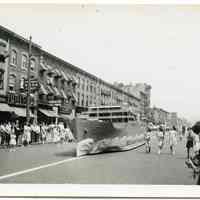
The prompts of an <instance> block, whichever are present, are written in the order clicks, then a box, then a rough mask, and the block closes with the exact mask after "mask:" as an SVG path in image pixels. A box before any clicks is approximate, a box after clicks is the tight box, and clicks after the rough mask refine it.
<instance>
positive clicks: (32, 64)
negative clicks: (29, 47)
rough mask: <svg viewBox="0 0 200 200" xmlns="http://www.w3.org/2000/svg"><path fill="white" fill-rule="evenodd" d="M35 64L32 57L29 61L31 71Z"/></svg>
mask: <svg viewBox="0 0 200 200" xmlns="http://www.w3.org/2000/svg"><path fill="white" fill-rule="evenodd" d="M35 65H36V62H35V59H33V58H32V59H31V63H30V66H31V67H30V68H31V70H32V71H34V70H35Z"/></svg>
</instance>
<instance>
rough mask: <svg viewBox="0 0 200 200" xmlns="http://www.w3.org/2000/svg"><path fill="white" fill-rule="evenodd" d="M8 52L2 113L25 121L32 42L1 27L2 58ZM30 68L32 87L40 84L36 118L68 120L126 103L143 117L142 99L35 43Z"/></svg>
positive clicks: (0, 76)
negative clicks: (93, 108)
mask: <svg viewBox="0 0 200 200" xmlns="http://www.w3.org/2000/svg"><path fill="white" fill-rule="evenodd" d="M5 51H7V53H8V54H9V55H10V56H9V57H8V58H7V59H6V60H5V63H0V111H1V112H5V113H6V112H7V113H14V114H16V115H18V116H20V115H21V117H24V115H25V107H26V87H25V85H26V80H27V68H28V51H29V41H28V40H27V39H25V38H23V37H22V36H20V35H18V34H16V33H14V32H12V31H10V30H8V29H6V28H5V27H2V26H0V54H3V53H4V52H5ZM30 66H31V67H30V68H31V83H34V82H37V83H38V87H36V88H34V89H33V90H32V91H31V102H32V103H31V114H32V115H33V118H36V119H37V117H40V113H42V115H43V116H47V117H52V118H55V117H56V116H64V117H67V116H69V115H72V114H74V113H75V111H76V112H80V111H81V110H84V109H86V108H87V107H88V106H92V105H120V104H124V103H126V104H128V105H129V106H131V107H132V108H133V110H134V111H135V113H140V109H141V107H140V98H139V97H137V96H135V95H133V94H131V93H129V92H127V91H124V90H122V89H120V88H118V87H115V86H114V85H112V84H110V83H107V82H105V81H103V80H102V79H100V78H98V77H96V76H94V75H92V74H90V73H88V72H86V71H84V70H82V69H80V68H78V67H76V66H74V65H72V64H70V63H68V62H66V61H64V60H63V59H60V58H58V57H57V56H55V55H52V54H51V53H49V52H47V51H45V50H43V49H42V48H41V46H39V45H37V44H35V43H32V56H31V65H30ZM5 105H7V106H5ZM6 109H7V111H6ZM10 110H13V112H10ZM17 111H18V112H17ZM8 115H9V116H10V117H13V116H12V115H11V114H8ZM42 115H41V116H42ZM1 116H2V115H1ZM0 120H2V119H0Z"/></svg>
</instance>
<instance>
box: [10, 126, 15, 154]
mask: <svg viewBox="0 0 200 200" xmlns="http://www.w3.org/2000/svg"><path fill="white" fill-rule="evenodd" d="M15 146H16V135H15V127H14V125H13V126H12V127H11V134H10V151H15V149H14V148H15Z"/></svg>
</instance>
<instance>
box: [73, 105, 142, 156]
mask: <svg viewBox="0 0 200 200" xmlns="http://www.w3.org/2000/svg"><path fill="white" fill-rule="evenodd" d="M73 124H74V127H75V130H74V131H75V136H76V138H77V141H78V145H77V156H82V155H85V154H97V153H104V152H113V151H125V150H130V149H133V148H135V147H136V146H140V145H143V144H144V132H145V127H144V126H142V124H141V123H140V122H139V121H138V120H137V116H136V114H134V112H132V111H131V109H130V108H129V107H127V106H95V107H89V108H88V111H86V112H83V113H82V114H81V115H80V116H78V117H76V118H75V119H74V121H73Z"/></svg>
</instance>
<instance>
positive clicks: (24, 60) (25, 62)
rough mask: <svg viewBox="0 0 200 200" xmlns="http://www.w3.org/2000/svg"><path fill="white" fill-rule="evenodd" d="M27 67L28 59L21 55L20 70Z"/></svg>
mask: <svg viewBox="0 0 200 200" xmlns="http://www.w3.org/2000/svg"><path fill="white" fill-rule="evenodd" d="M27 67H28V57H27V55H25V54H23V55H22V68H23V69H27Z"/></svg>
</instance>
